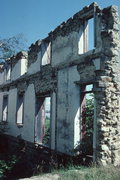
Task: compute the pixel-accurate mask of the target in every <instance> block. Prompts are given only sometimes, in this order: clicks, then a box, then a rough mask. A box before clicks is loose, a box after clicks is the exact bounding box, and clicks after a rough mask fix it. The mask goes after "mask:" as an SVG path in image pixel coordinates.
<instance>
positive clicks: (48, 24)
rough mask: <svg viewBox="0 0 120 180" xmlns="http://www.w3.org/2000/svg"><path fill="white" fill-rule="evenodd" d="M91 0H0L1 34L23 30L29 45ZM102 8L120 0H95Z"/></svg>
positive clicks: (2, 36)
mask: <svg viewBox="0 0 120 180" xmlns="http://www.w3.org/2000/svg"><path fill="white" fill-rule="evenodd" d="M92 2H93V1H92V0H0V38H9V37H12V36H15V35H17V34H19V33H23V34H24V36H25V38H26V39H27V44H28V46H30V44H31V43H34V42H35V41H37V40H38V39H44V38H45V37H47V35H48V33H49V32H50V31H52V30H54V29H55V28H56V27H57V26H58V25H60V24H61V23H62V22H63V21H66V20H67V19H68V18H70V17H71V16H73V15H74V14H75V13H76V12H78V11H80V10H81V9H82V8H83V7H84V6H87V5H89V4H91V3H92ZM95 2H97V3H98V5H99V6H100V7H101V8H104V7H107V6H110V5H116V6H118V8H119V15H120V0H96V1H95Z"/></svg>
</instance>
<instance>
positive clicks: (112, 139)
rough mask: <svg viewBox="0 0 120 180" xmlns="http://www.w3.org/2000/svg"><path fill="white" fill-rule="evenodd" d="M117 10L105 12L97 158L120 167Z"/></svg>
mask: <svg viewBox="0 0 120 180" xmlns="http://www.w3.org/2000/svg"><path fill="white" fill-rule="evenodd" d="M118 23H119V20H118V12H117V7H115V6H111V7H108V8H106V9H104V10H103V11H102V15H101V39H102V53H101V61H102V67H101V70H99V71H96V76H97V79H96V80H97V82H96V87H95V89H94V92H95V99H96V124H97V132H96V134H95V136H96V137H95V139H96V150H95V153H96V157H95V158H97V159H98V160H100V161H101V163H102V164H104V165H106V164H110V163H113V164H114V165H119V164H120V159H119V158H120V113H119V111H120V104H119V103H120V102H119V96H120V87H119V85H120V84H119V69H118V62H119V59H118V54H119V34H118Z"/></svg>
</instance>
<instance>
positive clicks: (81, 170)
mask: <svg viewBox="0 0 120 180" xmlns="http://www.w3.org/2000/svg"><path fill="white" fill-rule="evenodd" d="M58 173H59V174H60V178H59V180H120V169H119V168H118V167H114V166H106V167H103V166H99V167H97V166H94V167H89V168H85V167H76V168H72V169H68V170H65V171H61V172H58Z"/></svg>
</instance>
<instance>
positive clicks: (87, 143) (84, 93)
mask: <svg viewBox="0 0 120 180" xmlns="http://www.w3.org/2000/svg"><path fill="white" fill-rule="evenodd" d="M92 88H93V85H92V84H90V85H85V86H82V87H81V122H82V123H81V142H82V147H81V148H82V150H83V153H84V154H86V155H92V154H93V122H94V94H93V91H92Z"/></svg>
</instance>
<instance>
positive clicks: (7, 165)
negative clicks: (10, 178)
mask: <svg viewBox="0 0 120 180" xmlns="http://www.w3.org/2000/svg"><path fill="white" fill-rule="evenodd" d="M16 162H17V157H16V156H14V155H13V156H12V157H8V159H7V160H0V180H2V179H3V178H5V177H6V175H7V174H8V173H9V172H10V171H11V169H12V168H13V166H14V165H15V163H16Z"/></svg>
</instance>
